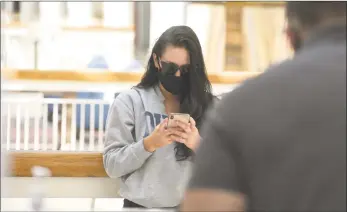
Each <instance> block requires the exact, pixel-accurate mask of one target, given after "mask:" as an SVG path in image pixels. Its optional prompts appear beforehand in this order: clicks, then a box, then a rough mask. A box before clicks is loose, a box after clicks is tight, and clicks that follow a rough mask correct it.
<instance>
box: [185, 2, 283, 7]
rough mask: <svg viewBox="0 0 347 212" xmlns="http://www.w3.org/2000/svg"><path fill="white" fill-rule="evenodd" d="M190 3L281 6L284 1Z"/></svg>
mask: <svg viewBox="0 0 347 212" xmlns="http://www.w3.org/2000/svg"><path fill="white" fill-rule="evenodd" d="M190 4H208V5H221V4H222V5H226V4H232V5H237V6H241V7H246V6H259V7H283V6H284V5H285V1H219V2H218V1H193V2H190Z"/></svg>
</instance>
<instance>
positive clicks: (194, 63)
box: [136, 26, 213, 160]
mask: <svg viewBox="0 0 347 212" xmlns="http://www.w3.org/2000/svg"><path fill="white" fill-rule="evenodd" d="M169 45H171V46H174V47H183V48H185V49H186V50H187V51H188V53H189V56H190V65H191V70H189V72H188V76H187V77H185V78H184V80H185V83H184V86H185V87H184V91H185V92H184V94H182V95H181V103H180V112H181V113H188V114H190V116H191V117H192V118H193V119H194V120H195V121H196V125H197V128H198V129H200V127H201V124H202V120H203V117H204V114H205V112H206V110H207V108H208V107H209V105H210V104H211V103H212V100H213V95H212V88H211V87H212V86H211V83H210V81H209V80H208V77H207V72H206V67H205V62H204V58H203V54H202V49H201V45H200V42H199V39H198V37H197V36H196V34H195V32H194V31H193V30H192V29H191V28H190V27H188V26H173V27H171V28H169V29H167V30H166V31H165V32H164V33H163V34H162V35H161V36H160V37H159V39H158V40H157V42H156V43H155V45H154V47H153V50H152V53H151V56H150V59H149V61H148V65H147V70H146V73H145V74H144V76H143V77H142V79H141V82H140V83H139V84H138V85H137V86H136V87H139V88H150V87H153V86H156V85H158V84H159V79H158V74H157V72H158V69H157V68H156V67H155V64H154V58H153V54H155V55H156V56H157V58H160V57H161V56H162V55H163V53H164V51H165V50H166V47H167V46H169ZM192 153H193V152H192V150H191V149H189V148H188V147H187V146H186V145H184V144H182V143H176V148H175V154H176V159H177V160H185V159H187V158H188V157H189V156H191V155H192Z"/></svg>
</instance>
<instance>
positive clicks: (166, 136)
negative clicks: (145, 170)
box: [143, 118, 173, 152]
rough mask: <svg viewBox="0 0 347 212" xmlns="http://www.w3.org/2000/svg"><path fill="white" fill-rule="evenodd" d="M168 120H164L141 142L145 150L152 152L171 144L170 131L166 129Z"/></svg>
mask: <svg viewBox="0 0 347 212" xmlns="http://www.w3.org/2000/svg"><path fill="white" fill-rule="evenodd" d="M167 121H168V119H167V118H166V119H164V120H163V121H162V122H161V123H160V124H159V125H157V126H156V127H155V129H154V131H153V132H152V133H151V134H150V135H149V136H147V137H146V138H145V139H144V140H143V145H144V147H145V150H146V151H148V152H154V151H155V150H156V149H158V148H160V147H162V146H166V145H168V144H170V143H172V141H173V140H172V138H171V134H172V131H173V130H172V129H166V126H167Z"/></svg>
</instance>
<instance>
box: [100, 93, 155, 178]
mask: <svg viewBox="0 0 347 212" xmlns="http://www.w3.org/2000/svg"><path fill="white" fill-rule="evenodd" d="M123 97H124V95H121V94H120V95H119V96H118V97H117V98H116V99H115V100H114V102H113V104H112V106H111V108H110V111H109V113H108V116H107V123H106V131H105V149H104V152H103V162H104V168H105V170H106V173H107V174H108V175H109V176H110V177H112V178H119V177H122V176H124V175H126V174H129V173H131V172H134V171H136V170H137V169H138V168H140V167H141V166H142V165H143V163H144V162H145V161H146V159H147V158H148V157H149V156H150V155H151V154H152V153H150V152H147V151H146V150H145V148H144V145H143V138H137V139H138V140H136V141H135V117H134V110H133V103H132V102H131V99H130V97H129V98H123Z"/></svg>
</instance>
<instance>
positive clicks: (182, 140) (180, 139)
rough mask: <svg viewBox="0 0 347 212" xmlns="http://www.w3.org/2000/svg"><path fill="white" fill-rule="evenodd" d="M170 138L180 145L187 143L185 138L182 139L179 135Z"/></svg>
mask: <svg viewBox="0 0 347 212" xmlns="http://www.w3.org/2000/svg"><path fill="white" fill-rule="evenodd" d="M170 137H171V139H172V140H173V141H177V142H180V143H185V141H186V140H185V139H184V138H182V137H180V136H178V135H174V134H172V135H171V136H170Z"/></svg>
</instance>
